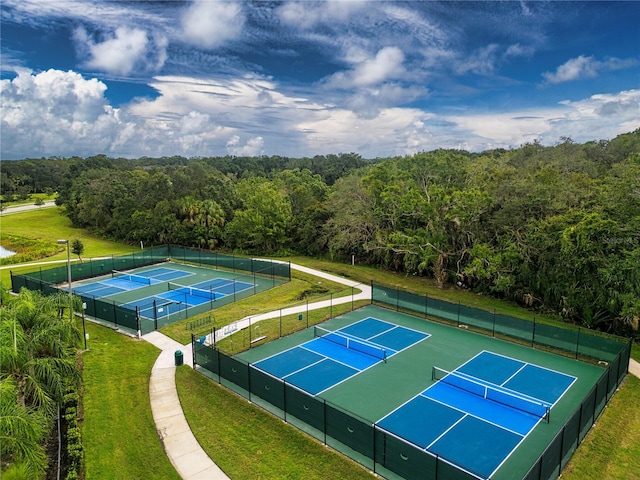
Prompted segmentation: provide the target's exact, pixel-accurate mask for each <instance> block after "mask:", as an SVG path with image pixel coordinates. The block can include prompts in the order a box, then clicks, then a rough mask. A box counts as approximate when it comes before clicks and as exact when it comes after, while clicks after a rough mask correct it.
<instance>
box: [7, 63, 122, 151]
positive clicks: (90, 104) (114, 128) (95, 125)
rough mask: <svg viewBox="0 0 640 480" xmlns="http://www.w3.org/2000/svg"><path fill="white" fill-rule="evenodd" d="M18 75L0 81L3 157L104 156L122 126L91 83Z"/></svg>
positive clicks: (68, 76)
mask: <svg viewBox="0 0 640 480" xmlns="http://www.w3.org/2000/svg"><path fill="white" fill-rule="evenodd" d="M17 73H18V75H17V77H16V78H14V79H13V80H1V81H0V85H1V88H0V93H1V96H2V116H1V124H2V157H3V158H22V157H24V156H50V155H65V154H70V155H74V154H77V153H79V152H83V153H87V147H89V148H90V151H91V152H93V153H95V152H96V151H101V150H105V151H106V150H108V147H109V145H110V143H111V142H112V141H114V139H116V138H117V137H118V135H119V134H120V132H121V130H122V129H123V127H126V122H122V121H121V120H120V118H119V115H118V110H116V109H113V108H112V107H111V106H110V105H109V104H108V103H107V101H106V99H105V98H104V92H105V90H106V86H105V85H104V83H102V82H100V81H98V80H96V79H95V78H94V79H90V80H86V79H84V78H83V77H82V76H81V75H80V74H78V73H75V72H62V71H60V70H47V71H45V72H41V73H39V74H37V75H33V74H32V73H31V72H30V71H28V70H21V71H19V72H17Z"/></svg>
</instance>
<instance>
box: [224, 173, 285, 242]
mask: <svg viewBox="0 0 640 480" xmlns="http://www.w3.org/2000/svg"><path fill="white" fill-rule="evenodd" d="M237 192H238V198H239V199H240V201H241V202H242V208H240V209H238V210H236V212H235V215H234V218H233V220H232V221H231V222H229V223H228V224H227V228H226V234H227V239H228V241H229V242H230V244H231V245H232V246H234V247H236V248H239V249H242V250H247V251H251V252H261V253H276V252H278V251H282V250H283V249H284V248H285V247H286V246H287V245H288V241H289V231H290V226H291V222H292V215H291V203H290V202H289V199H288V198H287V196H286V195H285V193H284V192H282V191H280V190H279V189H277V188H276V186H275V185H273V184H272V182H269V181H268V180H266V179H260V178H249V179H246V180H242V181H240V182H239V184H238V188H237Z"/></svg>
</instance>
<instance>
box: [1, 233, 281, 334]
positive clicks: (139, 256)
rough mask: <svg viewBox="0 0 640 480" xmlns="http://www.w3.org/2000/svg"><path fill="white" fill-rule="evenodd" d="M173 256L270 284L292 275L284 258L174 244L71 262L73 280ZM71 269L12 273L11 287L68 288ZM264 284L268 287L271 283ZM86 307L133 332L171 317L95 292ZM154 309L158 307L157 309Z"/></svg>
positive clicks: (235, 296)
mask: <svg viewBox="0 0 640 480" xmlns="http://www.w3.org/2000/svg"><path fill="white" fill-rule="evenodd" d="M171 258H174V259H176V260H181V261H184V262H190V263H196V264H199V265H208V266H214V267H215V266H219V267H222V268H228V269H231V270H234V271H242V272H251V273H252V274H253V275H254V280H255V276H256V275H259V276H260V277H263V278H268V279H271V280H272V283H271V286H276V285H277V284H281V283H282V280H285V281H288V280H290V279H291V265H290V264H289V263H285V262H272V261H269V260H255V259H252V258H247V257H237V256H233V255H223V254H217V253H212V252H207V251H204V250H195V249H191V248H184V247H177V246H173V245H168V246H162V247H156V248H150V249H147V250H141V251H140V252H134V253H131V254H130V255H123V256H119V257H115V256H111V257H105V258H99V259H92V260H88V261H84V262H82V263H74V264H72V265H71V280H72V281H77V280H83V279H88V278H92V277H99V276H102V275H107V274H109V273H110V272H112V271H113V270H130V269H133V268H137V267H144V266H147V265H153V264H156V263H161V262H166V261H168V260H170V259H171ZM68 275H69V272H68V269H67V266H66V265H63V266H60V267H55V268H49V269H42V268H40V269H39V270H36V271H33V272H29V273H25V274H21V275H15V274H13V273H11V289H12V290H13V291H14V292H16V293H17V292H19V291H20V289H22V288H27V289H29V290H39V291H41V292H42V293H44V294H45V295H49V294H53V293H55V292H57V291H59V290H65V289H66V288H67V287H66V285H67V281H68ZM263 288H269V287H268V286H266V287H263ZM255 291H256V289H255V288H254V289H253V290H246V291H244V292H241V293H238V294H235V292H234V294H233V295H229V296H228V297H226V298H225V299H222V300H221V301H219V302H218V305H219V304H221V303H222V302H227V303H228V302H231V301H236V300H239V299H241V298H244V297H246V296H249V295H251V294H253V293H255ZM80 297H81V299H82V303H83V305H84V307H85V312H86V314H87V315H89V316H90V317H93V318H96V319H98V320H100V321H103V322H107V323H109V324H112V325H114V326H116V327H118V328H121V329H125V330H127V331H130V332H132V333H138V332H140V333H141V334H143V335H144V334H146V333H149V332H152V331H154V330H156V329H158V328H160V327H163V326H164V325H165V324H166V323H167V320H168V319H164V318H162V319H155V320H149V319H146V318H140V316H139V315H138V312H137V311H136V310H132V309H128V308H124V307H121V306H120V305H119V304H118V303H116V302H113V301H110V300H106V299H100V298H94V297H93V296H80ZM209 309H210V306H209V304H206V303H205V304H202V305H198V306H192V307H190V308H189V311H188V312H187V311H186V306H185V311H184V313H183V314H181V315H180V316H179V318H188V317H189V316H193V315H196V314H198V313H203V312H205V311H207V310H209ZM154 311H155V309H154Z"/></svg>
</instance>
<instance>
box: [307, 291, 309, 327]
mask: <svg viewBox="0 0 640 480" xmlns="http://www.w3.org/2000/svg"><path fill="white" fill-rule="evenodd" d="M307 328H309V299H308V298H307Z"/></svg>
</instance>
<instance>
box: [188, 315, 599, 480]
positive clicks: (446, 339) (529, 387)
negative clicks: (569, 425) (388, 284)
mask: <svg viewBox="0 0 640 480" xmlns="http://www.w3.org/2000/svg"><path fill="white" fill-rule="evenodd" d="M207 352H208V351H207V349H206V348H205V347H202V348H198V353H197V356H198V358H199V359H200V360H201V362H199V363H198V364H199V365H203V364H206V365H207V367H206V368H209V369H212V371H214V372H215V371H218V372H219V374H220V376H221V378H222V377H224V378H225V381H227V380H228V381H230V382H232V383H233V384H235V385H242V387H243V388H245V389H249V390H250V391H251V394H250V395H249V396H250V398H252V400H253V401H255V402H257V403H259V404H260V405H263V406H265V408H268V409H270V411H272V412H274V413H276V414H280V415H283V417H284V418H286V419H287V421H288V422H290V423H294V424H295V425H296V426H298V427H299V428H301V429H303V430H304V431H306V432H310V433H311V434H313V435H315V436H316V438H318V439H320V440H321V441H324V442H326V443H327V444H329V445H331V446H333V447H335V448H337V449H339V450H341V451H344V452H346V453H347V454H348V455H349V456H351V457H352V458H354V459H356V460H358V461H360V462H362V463H363V464H364V465H367V466H369V467H370V468H373V469H375V470H376V471H377V472H378V473H380V474H381V475H382V476H383V477H385V478H389V479H398V478H406V479H413V478H415V479H419V478H465V479H469V478H479V479H487V478H491V479H492V480H512V479H513V478H523V477H524V476H525V474H526V473H527V471H528V469H529V468H530V467H531V465H533V464H534V463H535V462H536V461H537V459H538V458H539V456H540V455H541V453H542V452H543V451H544V450H545V449H546V448H547V447H548V446H549V444H550V443H551V442H553V441H555V440H554V439H555V438H556V435H557V434H558V432H559V431H560V429H562V428H563V426H564V425H565V423H566V422H567V419H568V418H569V417H570V416H571V415H573V413H574V412H575V410H576V407H577V406H579V405H580V402H582V401H583V399H584V398H585V397H586V396H587V395H589V392H590V391H592V389H593V388H594V385H596V384H597V383H598V382H599V381H601V377H602V372H603V371H604V370H603V368H602V367H601V366H598V365H593V364H589V363H585V362H577V361H576V360H575V359H571V358H567V357H563V356H558V355H553V354H551V353H549V352H545V351H541V350H536V349H532V348H531V347H527V346H524V345H518V344H515V343H512V342H507V341H504V340H500V339H496V338H490V337H487V336H485V335H480V334H477V333H473V332H470V331H468V330H466V329H463V328H456V327H452V326H449V325H445V324H441V323H437V322H430V321H426V320H424V319H423V318H418V317H415V316H412V315H408V314H405V313H401V312H397V311H392V310H389V309H385V308H380V307H377V306H373V305H371V306H366V307H362V308H360V309H358V310H354V311H352V312H348V313H345V314H343V315H340V316H338V317H335V318H333V319H331V320H329V321H327V322H325V323H323V324H322V328H319V327H318V326H316V327H314V328H309V329H306V330H303V331H302V332H299V333H296V334H292V335H289V336H287V337H283V338H281V339H278V340H275V341H273V342H270V343H267V344H264V345H261V346H258V347H255V348H251V349H250V350H247V351H245V352H242V353H240V354H237V355H235V356H234V357H233V359H231V358H226V357H223V356H222V355H220V356H219V357H216V355H212V354H209V353H207ZM244 362H246V364H247V369H246V370H245V369H244V368H243V367H242V365H243V363H244ZM218 369H219V370H218ZM255 371H259V375H258V374H255V375H254V372H255ZM279 382H282V383H279ZM263 401H266V402H267V403H264V402H263ZM597 403H598V404H599V403H600V400H598V401H597ZM268 405H271V406H272V407H274V406H275V407H276V409H275V410H274V409H272V407H269V406H268ZM281 410H284V412H283V413H278V412H279V411H281ZM344 412H349V415H350V416H349V417H347V416H346V413H344ZM300 421H301V422H303V423H300ZM374 438H375V440H374ZM363 456H364V457H363ZM365 457H366V458H365ZM374 457H375V459H376V460H375V462H374V463H367V462H370V461H371V460H370V459H372V458H374ZM426 472H427V473H426ZM456 472H457V473H456ZM398 473H400V475H398Z"/></svg>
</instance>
